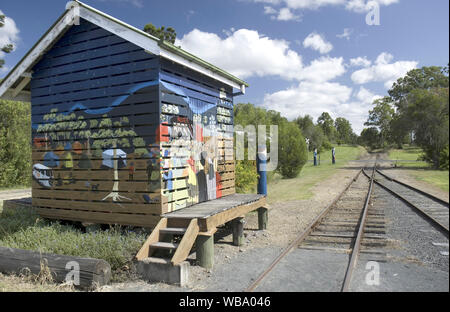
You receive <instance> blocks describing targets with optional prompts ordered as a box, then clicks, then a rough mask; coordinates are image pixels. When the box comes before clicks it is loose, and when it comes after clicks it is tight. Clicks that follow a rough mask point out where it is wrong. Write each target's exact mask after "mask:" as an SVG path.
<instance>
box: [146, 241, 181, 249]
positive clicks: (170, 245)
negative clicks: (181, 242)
mask: <svg viewBox="0 0 450 312" xmlns="http://www.w3.org/2000/svg"><path fill="white" fill-rule="evenodd" d="M150 247H151V248H160V249H177V248H178V244H173V243H165V242H156V243H153V244H151V245H150Z"/></svg>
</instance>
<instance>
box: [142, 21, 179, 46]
mask: <svg viewBox="0 0 450 312" xmlns="http://www.w3.org/2000/svg"><path fill="white" fill-rule="evenodd" d="M144 31H145V32H146V33H148V34H150V35H153V36H155V37H157V38H159V39H161V40H164V41H168V42H170V43H172V44H175V39H176V38H177V33H176V32H175V29H173V28H172V27H167V28H165V27H164V26H161V27H160V28H156V27H155V26H154V25H153V24H152V23H149V24H147V25H145V26H144Z"/></svg>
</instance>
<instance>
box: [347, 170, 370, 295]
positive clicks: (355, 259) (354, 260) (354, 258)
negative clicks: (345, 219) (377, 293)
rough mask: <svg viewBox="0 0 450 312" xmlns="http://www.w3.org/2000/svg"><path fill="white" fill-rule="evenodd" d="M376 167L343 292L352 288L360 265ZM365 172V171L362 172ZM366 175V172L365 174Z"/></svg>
mask: <svg viewBox="0 0 450 312" xmlns="http://www.w3.org/2000/svg"><path fill="white" fill-rule="evenodd" d="M375 167H376V164H375V166H374V167H373V169H372V176H371V177H370V185H369V191H368V192H367V196H366V201H365V202H364V208H363V212H362V217H361V222H359V228H358V234H357V236H356V241H355V244H354V245H353V248H352V256H351V258H350V262H349V264H348V267H347V271H346V272H345V278H344V284H343V285H342V289H341V291H343V292H347V291H348V290H349V287H350V282H351V280H352V275H353V271H354V269H355V267H356V264H357V263H358V257H359V251H360V249H361V242H362V239H363V236H364V227H365V226H366V221H367V215H368V214H369V213H368V211H369V202H370V198H371V196H372V190H373V181H374V176H375ZM362 171H363V172H364V170H362ZM364 174H365V172H364Z"/></svg>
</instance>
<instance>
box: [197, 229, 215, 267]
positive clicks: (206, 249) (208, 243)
mask: <svg viewBox="0 0 450 312" xmlns="http://www.w3.org/2000/svg"><path fill="white" fill-rule="evenodd" d="M196 245H197V250H196V252H197V255H196V257H197V261H198V264H199V265H200V266H201V267H203V268H205V269H211V268H212V267H213V266H214V235H211V236H206V235H199V236H197V242H196Z"/></svg>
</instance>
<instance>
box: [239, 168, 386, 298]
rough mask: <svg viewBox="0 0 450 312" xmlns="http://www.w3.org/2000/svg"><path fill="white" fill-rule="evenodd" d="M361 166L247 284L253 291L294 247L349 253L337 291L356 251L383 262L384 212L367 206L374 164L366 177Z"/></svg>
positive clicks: (346, 279) (355, 258) (344, 283)
mask: <svg viewBox="0 0 450 312" xmlns="http://www.w3.org/2000/svg"><path fill="white" fill-rule="evenodd" d="M361 173H363V170H362V169H361V170H360V171H359V172H358V173H357V174H356V176H355V177H354V178H353V180H352V181H351V182H350V183H349V184H348V185H347V186H346V188H345V189H344V190H343V191H342V192H341V193H340V194H339V195H338V196H337V197H336V198H335V200H334V201H333V202H332V203H331V204H330V205H329V206H327V207H326V208H325V209H324V210H323V211H322V213H321V214H320V215H319V216H318V217H317V218H316V219H315V220H314V221H313V222H312V223H311V224H310V225H309V226H308V228H307V229H306V230H305V231H304V232H303V233H301V234H300V235H299V236H298V237H297V238H296V239H295V240H294V241H293V242H292V243H291V244H290V245H289V246H288V247H287V248H286V249H285V250H284V251H283V252H282V253H281V254H280V255H279V256H278V257H277V258H276V259H275V260H274V261H273V262H272V263H271V264H270V265H269V267H268V268H267V269H266V270H265V271H264V272H263V273H262V274H261V275H260V276H259V277H258V278H257V279H256V280H255V281H254V282H253V283H252V285H250V286H249V287H248V288H247V289H246V291H247V292H251V291H254V290H255V289H256V288H257V287H258V286H259V285H260V283H261V282H262V281H263V279H264V278H265V277H266V276H267V275H269V274H270V273H271V271H272V270H273V269H274V267H275V266H276V265H277V264H278V263H279V262H280V261H281V260H282V259H283V258H284V257H285V256H286V255H287V254H288V253H289V252H290V251H291V250H292V249H294V248H295V247H298V248H300V249H308V250H322V251H328V252H336V253H345V254H348V255H350V257H349V261H348V263H347V266H346V270H345V276H343V278H342V285H341V289H340V290H341V291H347V290H348V289H349V286H350V282H351V278H352V273H353V270H354V268H355V267H356V264H357V261H358V258H359V256H360V254H365V256H366V257H368V258H370V259H371V260H376V261H385V256H386V254H385V253H384V251H383V250H382V248H383V247H384V246H385V245H386V242H385V240H386V237H385V234H386V233H385V230H384V226H385V221H384V212H383V211H381V210H377V209H374V208H373V207H372V206H371V205H370V199H371V195H372V190H373V183H374V176H375V166H374V167H373V169H372V174H371V176H369V179H365V178H364V176H363V175H362V174H361Z"/></svg>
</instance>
